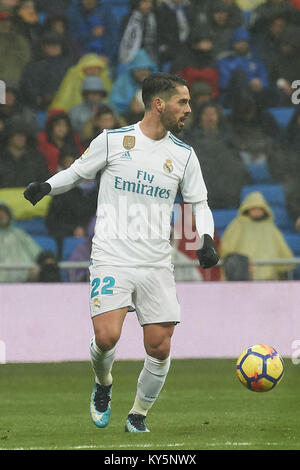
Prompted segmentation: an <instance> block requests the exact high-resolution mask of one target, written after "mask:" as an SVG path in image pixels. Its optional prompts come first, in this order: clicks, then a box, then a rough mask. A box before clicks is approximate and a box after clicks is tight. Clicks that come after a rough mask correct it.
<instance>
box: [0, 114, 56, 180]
mask: <svg viewBox="0 0 300 470" xmlns="http://www.w3.org/2000/svg"><path fill="white" fill-rule="evenodd" d="M48 177H49V173H48V168H47V163H46V160H45V157H44V155H42V154H41V153H40V152H38V151H37V149H36V146H35V140H34V139H33V137H32V135H31V133H30V130H28V129H26V127H25V125H24V122H23V120H22V119H17V118H13V119H12V120H11V121H9V122H7V124H6V127H5V144H4V146H3V147H2V148H1V150H0V187H1V188H18V187H25V186H27V185H28V184H29V183H31V182H32V181H45V180H46V179H47V178H48Z"/></svg>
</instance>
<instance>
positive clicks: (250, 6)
mask: <svg viewBox="0 0 300 470" xmlns="http://www.w3.org/2000/svg"><path fill="white" fill-rule="evenodd" d="M265 2H266V0H235V3H236V5H237V6H238V7H239V8H240V9H241V10H245V11H250V10H254V8H256V7H258V6H259V5H261V4H262V3H265Z"/></svg>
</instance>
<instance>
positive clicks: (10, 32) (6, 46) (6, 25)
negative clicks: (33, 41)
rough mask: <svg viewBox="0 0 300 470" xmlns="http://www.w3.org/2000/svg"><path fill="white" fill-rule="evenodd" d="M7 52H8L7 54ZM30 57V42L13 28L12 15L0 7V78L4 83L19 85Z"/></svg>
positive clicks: (5, 8) (3, 7) (2, 6)
mask: <svg viewBox="0 0 300 470" xmlns="http://www.w3.org/2000/svg"><path fill="white" fill-rule="evenodd" d="M8 51H9V52H8ZM30 57H31V45H30V42H29V41H28V40H27V39H26V37H24V36H23V35H22V34H20V33H17V32H16V31H15V30H14V28H13V23H12V13H11V11H10V10H9V9H8V8H7V7H5V6H4V5H0V77H1V80H3V81H4V82H14V83H16V84H18V83H19V80H20V77H21V75H22V72H23V69H24V67H25V65H26V64H27V63H28V62H29V60H30Z"/></svg>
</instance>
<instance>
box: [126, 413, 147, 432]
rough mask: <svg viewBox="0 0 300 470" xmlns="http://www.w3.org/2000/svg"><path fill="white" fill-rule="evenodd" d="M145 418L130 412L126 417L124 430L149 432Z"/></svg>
mask: <svg viewBox="0 0 300 470" xmlns="http://www.w3.org/2000/svg"><path fill="white" fill-rule="evenodd" d="M145 419H146V416H143V415H139V414H134V413H130V414H129V415H128V417H127V419H126V424H125V432H150V431H149V429H148V428H147V427H146V423H145Z"/></svg>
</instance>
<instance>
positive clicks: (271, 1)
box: [250, 0, 300, 33]
mask: <svg viewBox="0 0 300 470" xmlns="http://www.w3.org/2000/svg"><path fill="white" fill-rule="evenodd" d="M279 13H280V14H281V15H282V14H284V15H285V17H286V19H287V22H288V23H289V24H294V23H297V24H299V21H300V14H299V10H297V8H295V7H294V6H292V5H291V4H290V3H289V2H288V1H287V0H266V1H265V2H264V3H263V4H261V5H258V6H257V7H256V8H254V9H252V10H251V16H250V29H251V33H256V32H263V31H265V30H266V28H267V25H268V23H269V21H270V18H272V17H273V15H274V14H279Z"/></svg>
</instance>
